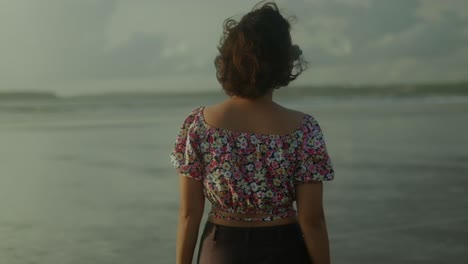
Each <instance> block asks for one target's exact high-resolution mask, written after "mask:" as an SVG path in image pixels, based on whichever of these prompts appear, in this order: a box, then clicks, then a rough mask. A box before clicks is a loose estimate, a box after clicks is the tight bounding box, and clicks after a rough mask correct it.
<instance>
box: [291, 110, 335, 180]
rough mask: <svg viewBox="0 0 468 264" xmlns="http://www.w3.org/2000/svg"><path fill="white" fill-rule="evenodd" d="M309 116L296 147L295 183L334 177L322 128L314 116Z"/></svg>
mask: <svg viewBox="0 0 468 264" xmlns="http://www.w3.org/2000/svg"><path fill="white" fill-rule="evenodd" d="M309 117H310V119H309V122H307V123H306V125H305V128H304V129H303V132H304V133H303V137H302V141H301V142H300V146H299V148H298V151H299V152H298V153H297V162H298V164H297V167H296V171H295V174H294V175H295V176H294V183H295V184H300V183H309V182H319V181H330V180H333V179H334V177H335V171H334V169H333V164H332V162H331V159H330V156H329V155H328V151H327V146H326V144H325V138H324V136H323V133H322V130H321V128H320V126H319V124H318V122H317V121H316V120H315V118H313V117H312V116H309Z"/></svg>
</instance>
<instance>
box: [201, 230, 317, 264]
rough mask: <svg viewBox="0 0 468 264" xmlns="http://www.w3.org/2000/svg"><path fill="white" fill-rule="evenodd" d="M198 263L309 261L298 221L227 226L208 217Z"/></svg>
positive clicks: (259, 263)
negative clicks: (253, 225)
mask: <svg viewBox="0 0 468 264" xmlns="http://www.w3.org/2000/svg"><path fill="white" fill-rule="evenodd" d="M197 263H198V264H249V263H255V264H274V263H295V264H301V263H304V264H305V263H309V264H310V263H312V262H311V261H310V259H309V256H308V254H307V249H306V245H305V242H304V239H303V236H302V232H301V229H300V227H299V224H297V223H295V224H287V225H279V226H271V227H229V226H224V225H218V224H214V223H212V222H210V221H207V222H206V224H205V228H204V230H203V234H202V236H201V239H200V247H199V251H198V259H197Z"/></svg>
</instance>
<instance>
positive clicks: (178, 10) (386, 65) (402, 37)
mask: <svg viewBox="0 0 468 264" xmlns="http://www.w3.org/2000/svg"><path fill="white" fill-rule="evenodd" d="M277 3H278V5H279V6H280V8H281V10H282V11H283V13H284V14H286V15H295V16H296V17H297V22H295V23H293V31H292V34H293V40H294V42H296V43H298V44H299V45H300V46H301V48H302V49H303V51H304V54H305V56H306V58H307V59H308V60H309V62H310V70H309V71H306V72H305V73H304V74H303V75H302V76H301V77H300V78H299V80H298V82H299V83H300V82H302V83H323V82H327V83H342V82H359V83H365V82H379V80H380V81H382V82H387V81H392V80H393V81H396V80H398V81H401V82H404V81H414V80H437V79H441V80H445V79H457V78H459V79H462V78H465V74H464V70H466V68H467V65H466V63H464V61H465V60H466V61H468V54H467V52H466V48H465V46H466V45H465V43H467V40H468V15H467V13H466V12H465V10H466V1H465V0H447V1H438V0H395V1H377V0H306V1H286V0H278V1H277ZM252 6H253V3H252V2H251V1H247V0H239V1H225V2H222V3H221V2H219V1H214V0H202V1H196V2H195V1H169V0H158V1H154V0H139V1H125V0H100V1H95V0H80V1H74V0H41V1H35V0H15V1H0V36H1V38H2V41H1V42H0V56H1V57H2V60H1V61H0V89H2V90H7V89H49V88H51V87H53V88H54V89H57V90H58V91H60V92H63V93H72V92H73V93H77V92H80V91H91V90H99V89H101V90H104V89H119V90H123V89H146V90H148V89H156V90H162V89H175V88H177V87H179V88H180V89H202V88H201V87H203V89H205V87H206V88H208V87H212V88H214V87H217V86H219V85H218V84H217V82H216V79H215V72H214V71H215V70H214V66H213V58H214V57H215V56H216V53H217V49H216V46H217V44H218V41H219V37H220V35H221V32H222V28H221V25H222V22H223V21H224V19H226V18H227V17H230V16H234V17H235V18H240V17H241V16H242V15H243V14H245V13H246V12H248V11H249V10H250V9H251V8H252ZM410 72H413V73H412V74H410ZM465 72H466V71H465Z"/></svg>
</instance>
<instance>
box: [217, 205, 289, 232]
mask: <svg viewBox="0 0 468 264" xmlns="http://www.w3.org/2000/svg"><path fill="white" fill-rule="evenodd" d="M208 216H209V221H211V222H213V223H217V224H222V225H227V226H243V227H259V226H274V225H283V224H291V223H295V222H297V217H296V211H295V210H294V208H293V207H292V206H291V207H283V208H275V209H271V210H252V209H251V210H238V211H236V210H234V209H232V208H229V209H226V208H217V207H215V206H212V208H211V211H210V213H209V215H208Z"/></svg>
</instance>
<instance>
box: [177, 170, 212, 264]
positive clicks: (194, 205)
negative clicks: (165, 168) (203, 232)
mask: <svg viewBox="0 0 468 264" xmlns="http://www.w3.org/2000/svg"><path fill="white" fill-rule="evenodd" d="M179 179H180V181H179V192H180V205H179V219H178V225H177V245H176V263H177V264H191V263H192V258H193V253H194V251H195V246H196V244H197V240H198V230H199V227H200V222H201V219H202V217H203V210H204V207H205V196H204V194H203V182H202V181H199V180H195V179H193V178H190V177H187V176H185V175H180V177H179Z"/></svg>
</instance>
